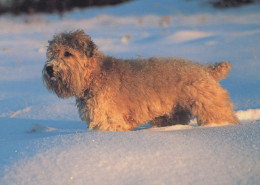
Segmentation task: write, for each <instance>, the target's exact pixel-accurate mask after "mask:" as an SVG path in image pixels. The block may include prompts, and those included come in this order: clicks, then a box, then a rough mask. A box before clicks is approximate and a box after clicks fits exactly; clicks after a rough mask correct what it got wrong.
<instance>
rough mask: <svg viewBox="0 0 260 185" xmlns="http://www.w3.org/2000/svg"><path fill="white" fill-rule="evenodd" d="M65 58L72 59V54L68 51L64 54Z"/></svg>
mask: <svg viewBox="0 0 260 185" xmlns="http://www.w3.org/2000/svg"><path fill="white" fill-rule="evenodd" d="M64 56H65V57H70V56H72V54H71V53H70V52H68V51H66V52H65V53H64Z"/></svg>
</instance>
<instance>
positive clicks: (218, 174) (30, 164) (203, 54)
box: [0, 0, 260, 185]
mask: <svg viewBox="0 0 260 185" xmlns="http://www.w3.org/2000/svg"><path fill="white" fill-rule="evenodd" d="M259 9H260V5H259V4H255V5H250V6H245V7H241V8H236V9H227V10H217V9H213V8H212V7H210V5H208V4H207V3H206V1H205V0H200V1H181V0H175V1H172V0H161V1H155V0H142V1H141V0H139V1H132V2H130V3H126V4H123V5H119V6H116V7H105V8H91V9H84V10H73V11H72V12H69V13H65V14H64V15H63V16H60V15H58V14H51V15H46V14H40V15H34V16H25V15H22V16H19V17H13V16H11V15H2V16H0V25H1V28H0V184H27V185H28V184H259V182H260V73H259V71H260V52H259V51H260V13H259ZM75 29H83V30H85V31H86V32H87V33H88V34H89V35H91V36H92V38H93V40H94V41H95V42H96V43H97V45H98V46H99V49H100V50H101V51H103V52H104V53H105V54H108V55H113V56H115V57H124V58H138V57H151V56H161V57H167V56H176V57H185V58H187V59H192V60H195V61H198V62H201V63H208V62H218V61H222V60H229V61H230V62H231V63H232V64H233V69H232V73H231V74H230V76H229V77H228V78H227V79H226V80H223V81H222V82H221V84H222V85H223V87H224V88H226V89H227V90H228V91H229V92H230V96H231V98H232V101H233V102H234V104H235V110H236V112H237V114H238V116H239V118H240V119H241V124H239V125H231V126H222V127H204V128H203V127H197V126H196V124H194V123H192V124H191V125H190V126H178V125H177V126H172V127H166V128H157V129H140V130H137V131H132V132H103V133H102V132H89V131H88V130H87V128H86V126H85V124H84V123H82V122H81V121H80V120H79V116H78V114H77V110H76V107H75V103H74V99H73V98H71V99H67V100H61V99H58V98H57V97H56V96H55V95H54V94H51V93H49V92H48V91H47V90H46V89H45V87H44V86H43V83H42V80H41V70H42V67H43V64H44V62H45V52H46V46H47V45H48V42H47V41H48V40H49V39H51V38H52V36H53V34H54V33H56V32H61V31H64V30H67V31H69V30H75Z"/></svg>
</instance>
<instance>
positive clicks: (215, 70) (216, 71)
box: [207, 61, 232, 80]
mask: <svg viewBox="0 0 260 185" xmlns="http://www.w3.org/2000/svg"><path fill="white" fill-rule="evenodd" d="M231 68H232V65H231V63H230V62H228V61H223V62H218V63H216V64H209V65H208V66H207V69H208V71H209V73H210V74H211V75H212V76H213V78H215V80H222V79H225V78H226V77H227V76H228V75H229V73H230V70H231Z"/></svg>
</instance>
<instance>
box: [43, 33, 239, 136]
mask: <svg viewBox="0 0 260 185" xmlns="http://www.w3.org/2000/svg"><path fill="white" fill-rule="evenodd" d="M231 67H232V66H231V64H230V63H229V62H227V61H223V62H220V63H216V64H214V65H213V64H208V65H202V64H199V63H196V62H193V61H189V60H186V59H183V58H173V57H170V58H157V57H153V58H149V59H117V58H114V57H111V56H106V55H104V54H103V53H102V52H100V51H98V47H97V45H96V44H95V43H94V42H93V41H92V39H91V37H90V36H89V35H87V34H85V33H84V31H82V30H77V31H73V32H64V33H59V34H56V35H54V38H53V39H52V40H51V41H49V46H48V49H47V61H46V63H45V65H44V68H43V72H42V75H43V81H44V84H45V86H46V87H47V89H48V90H50V91H52V92H55V93H56V94H57V96H58V97H60V98H69V97H73V96H74V97H75V98H76V105H77V107H78V112H79V115H80V118H81V120H82V121H84V122H86V124H87V125H88V127H89V129H90V130H98V131H128V130H133V129H135V128H136V127H137V126H138V125H141V124H144V123H147V122H150V123H151V125H152V126H153V127H161V126H170V125H175V124H189V121H190V119H191V118H193V117H196V118H197V122H198V125H201V126H205V125H212V124H216V125H226V124H236V123H239V120H238V118H237V117H236V115H235V113H234V111H233V104H232V103H231V101H230V97H229V95H228V92H227V91H226V90H225V89H223V88H222V87H221V85H220V84H219V80H221V79H224V78H226V77H227V76H228V74H229V72H230V69H231Z"/></svg>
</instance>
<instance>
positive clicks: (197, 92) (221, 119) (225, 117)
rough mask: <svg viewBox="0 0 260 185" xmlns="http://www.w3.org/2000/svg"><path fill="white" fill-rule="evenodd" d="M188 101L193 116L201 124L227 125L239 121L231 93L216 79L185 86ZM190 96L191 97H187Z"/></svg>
mask: <svg viewBox="0 0 260 185" xmlns="http://www.w3.org/2000/svg"><path fill="white" fill-rule="evenodd" d="M185 91H186V92H185V94H186V100H187V99H188V101H186V102H190V103H189V104H188V105H186V106H187V107H190V110H191V113H192V115H193V116H196V117H197V120H198V124H199V125H214V124H215V125H226V124H234V123H238V122H239V120H238V118H237V117H236V115H235V113H234V111H233V104H232V103H231V101H230V98H229V95H228V93H227V91H226V90H224V89H223V88H222V87H221V86H220V84H219V83H217V82H216V81H211V82H210V83H209V81H206V79H205V81H200V82H198V83H197V84H193V85H190V86H189V87H186V88H185ZM187 96H189V97H187Z"/></svg>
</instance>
